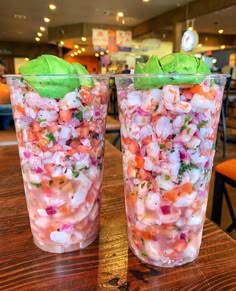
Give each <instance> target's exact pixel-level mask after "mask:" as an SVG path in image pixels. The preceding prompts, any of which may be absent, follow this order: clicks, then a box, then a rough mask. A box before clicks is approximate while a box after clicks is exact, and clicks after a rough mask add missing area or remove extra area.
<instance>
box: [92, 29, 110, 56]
mask: <svg viewBox="0 0 236 291" xmlns="http://www.w3.org/2000/svg"><path fill="white" fill-rule="evenodd" d="M92 42H93V47H94V50H95V51H97V50H98V51H99V50H106V49H107V47H108V30H106V29H93V32H92Z"/></svg>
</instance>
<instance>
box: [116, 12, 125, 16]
mask: <svg viewBox="0 0 236 291" xmlns="http://www.w3.org/2000/svg"><path fill="white" fill-rule="evenodd" d="M116 15H117V16H118V17H124V12H122V11H119V12H117V14H116Z"/></svg>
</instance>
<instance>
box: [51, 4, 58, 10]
mask: <svg viewBox="0 0 236 291" xmlns="http://www.w3.org/2000/svg"><path fill="white" fill-rule="evenodd" d="M56 8H57V7H56V5H54V4H49V9H51V10H55V9H56Z"/></svg>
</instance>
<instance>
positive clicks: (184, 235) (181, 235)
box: [180, 232, 187, 240]
mask: <svg viewBox="0 0 236 291" xmlns="http://www.w3.org/2000/svg"><path fill="white" fill-rule="evenodd" d="M186 238H187V235H186V233H184V232H181V234H180V239H182V240H186Z"/></svg>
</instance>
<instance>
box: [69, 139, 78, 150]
mask: <svg viewBox="0 0 236 291" xmlns="http://www.w3.org/2000/svg"><path fill="white" fill-rule="evenodd" d="M79 145H80V141H79V140H72V142H71V143H70V147H72V148H73V149H76V148H77V147H78V146H79Z"/></svg>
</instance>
